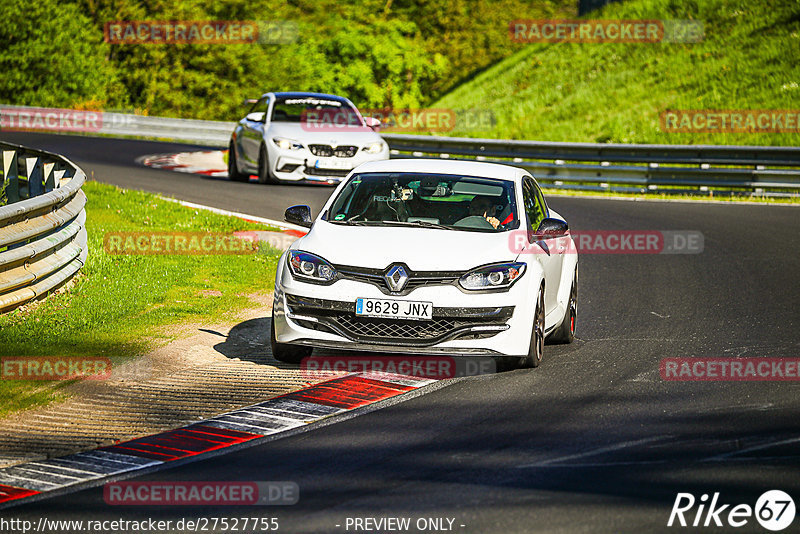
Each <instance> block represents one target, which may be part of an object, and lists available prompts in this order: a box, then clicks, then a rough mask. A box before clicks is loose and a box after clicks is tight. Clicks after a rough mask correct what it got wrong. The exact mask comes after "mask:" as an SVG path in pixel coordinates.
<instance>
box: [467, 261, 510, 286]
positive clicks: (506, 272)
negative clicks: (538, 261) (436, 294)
mask: <svg viewBox="0 0 800 534" xmlns="http://www.w3.org/2000/svg"><path fill="white" fill-rule="evenodd" d="M523 274H525V264H524V263H518V262H516V263H495V264H493V265H484V266H483V267H478V268H477V269H473V270H471V271H470V272H468V273H467V274H465V275H464V276H462V277H461V278H460V279H459V280H458V283H459V284H461V287H463V288H464V289H469V290H471V291H477V290H481V289H505V288H508V287H511V285H512V284H513V283H514V282H515V281H516V280H518V279H519V278H521V277H522V275H523Z"/></svg>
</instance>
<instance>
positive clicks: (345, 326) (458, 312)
mask: <svg viewBox="0 0 800 534" xmlns="http://www.w3.org/2000/svg"><path fill="white" fill-rule="evenodd" d="M286 298H287V304H288V305H289V310H290V312H291V313H292V314H297V315H299V316H301V317H299V318H297V319H296V320H297V322H298V323H299V324H300V325H301V326H303V327H305V328H311V329H314V330H319V331H322V332H329V333H333V334H337V335H340V336H344V337H346V338H349V339H351V340H353V341H360V342H364V343H379V344H381V343H383V344H386V343H392V344H397V345H418V346H429V345H435V344H436V343H440V342H441V341H444V340H446V339H478V338H485V337H491V336H494V335H496V334H497V333H498V331H496V330H495V331H484V332H481V331H478V332H473V331H470V330H469V328H470V327H475V326H505V324H506V323H505V321H506V320H507V319H508V318H510V317H511V315H512V313H513V307H505V308H472V309H469V308H467V309H461V308H434V309H433V313H434V316H433V319H432V320H429V321H408V320H400V319H384V318H379V317H361V316H357V315H356V314H355V313H354V311H353V310H354V307H355V305H354V304H353V303H352V302H340V301H328V300H320V299H309V298H304V297H297V296H294V295H287V297H286ZM304 316H305V317H313V318H315V319H316V321H310V320H304V319H302V317H304Z"/></svg>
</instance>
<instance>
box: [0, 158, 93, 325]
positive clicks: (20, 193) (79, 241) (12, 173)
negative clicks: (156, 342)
mask: <svg viewBox="0 0 800 534" xmlns="http://www.w3.org/2000/svg"><path fill="white" fill-rule="evenodd" d="M0 164H2V169H0V170H2V181H0V184H2V188H1V190H0V313H2V312H5V311H8V310H11V309H13V308H16V307H18V306H20V305H22V304H25V303H26V302H29V301H31V300H33V299H37V298H41V297H42V296H44V295H46V294H47V293H48V292H49V291H51V290H53V289H56V288H58V287H59V286H61V285H62V284H63V283H64V282H66V281H68V280H69V279H70V278H72V276H73V275H75V273H77V272H78V270H79V269H80V268H81V267H82V266H83V264H84V263H85V262H86V255H87V244H86V229H85V228H84V226H85V222H86V211H85V210H84V205H85V204H86V196H85V195H84V193H83V191H81V186H82V185H83V183H84V181H85V180H86V175H85V174H84V172H83V171H82V170H81V169H80V168H78V167H77V166H76V165H75V164H73V163H72V162H71V161H69V160H67V159H66V158H64V157H62V156H59V155H57V154H51V153H49V152H44V151H41V150H34V149H30V148H26V147H22V146H19V145H12V144H8V143H0Z"/></svg>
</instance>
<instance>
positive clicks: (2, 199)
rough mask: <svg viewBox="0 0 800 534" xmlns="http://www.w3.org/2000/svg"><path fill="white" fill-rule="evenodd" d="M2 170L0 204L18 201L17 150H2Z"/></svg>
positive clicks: (0, 154) (0, 155) (0, 157)
mask: <svg viewBox="0 0 800 534" xmlns="http://www.w3.org/2000/svg"><path fill="white" fill-rule="evenodd" d="M0 159H1V160H2V161H0V163H2V171H3V187H2V191H0V206H3V205H5V204H11V203H12V202H17V201H19V173H18V172H17V151H16V150H3V151H2V153H0Z"/></svg>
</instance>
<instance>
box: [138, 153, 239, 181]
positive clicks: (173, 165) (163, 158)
mask: <svg viewBox="0 0 800 534" xmlns="http://www.w3.org/2000/svg"><path fill="white" fill-rule="evenodd" d="M224 153H225V151H222V150H206V151H201V152H180V153H178V154H152V155H149V156H142V157H140V158H137V159H136V162H137V163H140V164H141V165H145V166H146V167H153V168H156V169H165V170H169V171H177V172H188V173H191V174H202V175H204V176H219V177H223V178H227V176H228V166H227V165H225V160H224V156H223V155H224Z"/></svg>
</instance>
